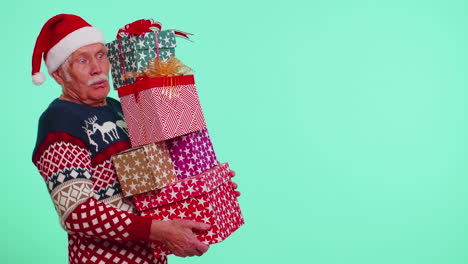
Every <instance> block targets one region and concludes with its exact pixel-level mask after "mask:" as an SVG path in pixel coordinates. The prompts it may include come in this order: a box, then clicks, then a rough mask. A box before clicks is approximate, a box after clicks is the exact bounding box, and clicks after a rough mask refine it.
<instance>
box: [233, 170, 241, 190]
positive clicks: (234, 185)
mask: <svg viewBox="0 0 468 264" xmlns="http://www.w3.org/2000/svg"><path fill="white" fill-rule="evenodd" d="M234 176H236V172H235V171H233V170H231V177H234ZM237 187H239V185H237V183H235V182H233V181H231V188H232V189H233V190H234V193H235V194H236V196H237V197H239V196H240V195H241V193H240V192H239V191H237V190H236V189H237Z"/></svg>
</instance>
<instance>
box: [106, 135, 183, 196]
mask: <svg viewBox="0 0 468 264" xmlns="http://www.w3.org/2000/svg"><path fill="white" fill-rule="evenodd" d="M112 161H113V163H114V167H115V170H116V172H117V177H118V179H119V182H120V186H121V188H122V192H123V194H124V196H125V197H128V196H132V195H136V194H141V193H145V192H148V191H152V190H155V189H160V188H162V187H164V186H166V185H168V184H170V183H173V182H175V181H177V177H176V175H175V173H174V166H173V163H172V161H171V158H170V154H169V150H168V149H167V146H166V143H165V142H160V143H153V144H149V145H145V146H142V147H137V148H133V149H130V150H127V151H124V152H122V153H119V154H116V155H113V156H112Z"/></svg>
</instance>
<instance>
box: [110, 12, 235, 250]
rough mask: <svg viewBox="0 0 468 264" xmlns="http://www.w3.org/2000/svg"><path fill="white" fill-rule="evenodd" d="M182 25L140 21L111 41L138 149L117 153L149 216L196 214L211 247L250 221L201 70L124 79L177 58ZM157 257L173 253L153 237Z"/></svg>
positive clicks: (120, 170) (128, 191)
mask: <svg viewBox="0 0 468 264" xmlns="http://www.w3.org/2000/svg"><path fill="white" fill-rule="evenodd" d="M177 35H182V36H184V37H187V35H186V33H183V32H179V31H175V30H161V25H160V24H159V23H157V22H156V23H155V22H153V21H152V20H139V21H135V22H133V23H131V24H128V25H126V26H125V27H124V28H122V29H121V30H119V34H118V36H117V39H116V40H114V41H112V42H110V43H107V44H106V47H107V55H108V58H109V61H110V63H111V67H112V71H111V73H112V79H113V83H114V88H116V89H117V92H118V95H119V98H120V102H121V104H122V110H123V113H124V116H125V120H126V123H127V127H128V132H129V136H130V141H131V145H132V148H131V149H129V150H127V151H124V152H122V153H119V154H117V155H114V156H113V157H112V159H113V163H114V167H115V169H116V172H117V176H118V179H119V181H120V185H121V188H122V192H123V194H124V196H126V197H131V199H132V200H133V202H134V203H135V206H136V208H137V210H138V211H139V212H140V214H141V215H145V216H151V217H153V218H155V219H160V220H173V219H188V220H194V221H198V222H204V223H207V224H210V225H211V229H210V230H208V231H205V232H197V233H196V236H197V237H198V239H199V240H200V241H202V242H204V243H206V244H213V243H217V242H220V241H222V240H224V239H225V238H226V237H227V236H229V235H230V234H231V233H232V232H234V231H235V230H236V229H238V228H239V227H240V226H241V225H242V224H243V223H244V221H243V218H242V215H241V212H240V208H239V204H238V202H237V197H236V195H235V192H234V190H233V189H232V187H231V184H230V177H232V173H231V170H230V169H229V166H228V164H227V163H219V162H218V160H217V158H216V154H215V152H214V149H213V145H212V143H211V140H210V137H209V135H208V131H207V128H206V124H205V119H204V117H203V113H202V111H201V106H200V101H199V98H198V94H197V90H196V88H195V81H194V76H193V75H178V76H165V77H146V78H122V77H123V76H125V74H126V73H128V72H144V70H145V67H146V66H147V64H148V62H149V61H150V59H154V58H159V59H161V60H167V59H169V58H171V57H172V56H174V54H175V46H176V36H177ZM152 248H153V252H154V255H155V257H161V256H164V255H167V254H171V252H170V251H169V250H168V249H167V248H166V247H165V246H164V245H163V244H162V243H160V242H156V241H155V242H152Z"/></svg>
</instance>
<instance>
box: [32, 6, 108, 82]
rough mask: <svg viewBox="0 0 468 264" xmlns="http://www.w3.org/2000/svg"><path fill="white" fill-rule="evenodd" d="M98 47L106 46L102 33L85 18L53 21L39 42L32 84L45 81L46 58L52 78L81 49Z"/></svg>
mask: <svg viewBox="0 0 468 264" xmlns="http://www.w3.org/2000/svg"><path fill="white" fill-rule="evenodd" d="M94 43H102V44H105V41H104V35H103V34H102V32H101V31H100V30H99V29H97V28H95V27H93V26H91V25H90V24H88V22H86V21H85V20H83V19H82V18H81V17H79V16H76V15H69V14H60V15H56V16H54V17H52V18H51V19H49V20H48V21H47V22H46V23H45V24H44V26H43V27H42V29H41V32H40V33H39V36H38V37H37V39H36V45H35V47H34V51H33V56H32V80H33V83H34V84H35V85H41V84H42V83H44V81H45V75H44V74H43V73H42V72H40V70H41V62H42V57H43V58H44V61H45V64H46V66H47V71H48V72H49V74H51V73H53V72H54V71H56V70H57V69H58V68H59V67H60V65H62V63H64V62H65V60H66V59H67V58H68V57H69V56H70V55H71V54H72V53H73V52H74V51H76V50H77V49H79V48H81V47H83V46H86V45H89V44H94Z"/></svg>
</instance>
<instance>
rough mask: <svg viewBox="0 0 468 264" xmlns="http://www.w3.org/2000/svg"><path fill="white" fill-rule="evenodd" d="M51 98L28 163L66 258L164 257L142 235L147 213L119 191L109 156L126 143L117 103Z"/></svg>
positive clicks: (149, 260)
mask: <svg viewBox="0 0 468 264" xmlns="http://www.w3.org/2000/svg"><path fill="white" fill-rule="evenodd" d="M106 100H107V105H106V106H102V107H91V106H86V105H81V104H76V103H73V102H69V101H65V100H60V99H55V100H54V101H53V102H52V103H51V104H50V105H49V107H48V108H47V109H46V110H45V112H44V113H43V114H42V116H41V117H40V120H39V128H38V135H37V142H36V146H35V149H34V152H33V158H32V160H33V163H34V164H35V165H36V167H37V168H38V170H39V173H40V174H41V175H42V177H43V178H44V181H45V183H46V186H47V189H48V191H49V193H50V196H51V198H52V201H53V203H54V206H55V209H56V211H57V213H58V215H59V219H60V224H61V225H62V227H63V228H64V229H65V231H67V233H68V255H69V263H122V264H123V263H128V264H131V263H141V264H143V263H144V264H149V263H166V261H167V259H166V258H161V259H155V258H154V257H153V254H152V252H151V248H150V247H149V243H148V239H149V234H150V228H151V218H148V217H143V216H139V215H136V214H135V212H136V210H135V207H134V205H133V203H132V202H131V201H129V200H127V199H126V198H124V197H123V196H122V191H121V188H120V185H119V182H118V181H117V178H116V173H115V169H114V167H113V164H112V162H111V156H112V155H113V154H115V153H118V152H121V151H123V150H125V149H128V148H129V147H130V143H129V139H128V132H127V128H126V123H125V121H124V119H123V115H122V109H121V106H120V103H119V102H118V101H116V100H114V99H112V98H107V99H106Z"/></svg>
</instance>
